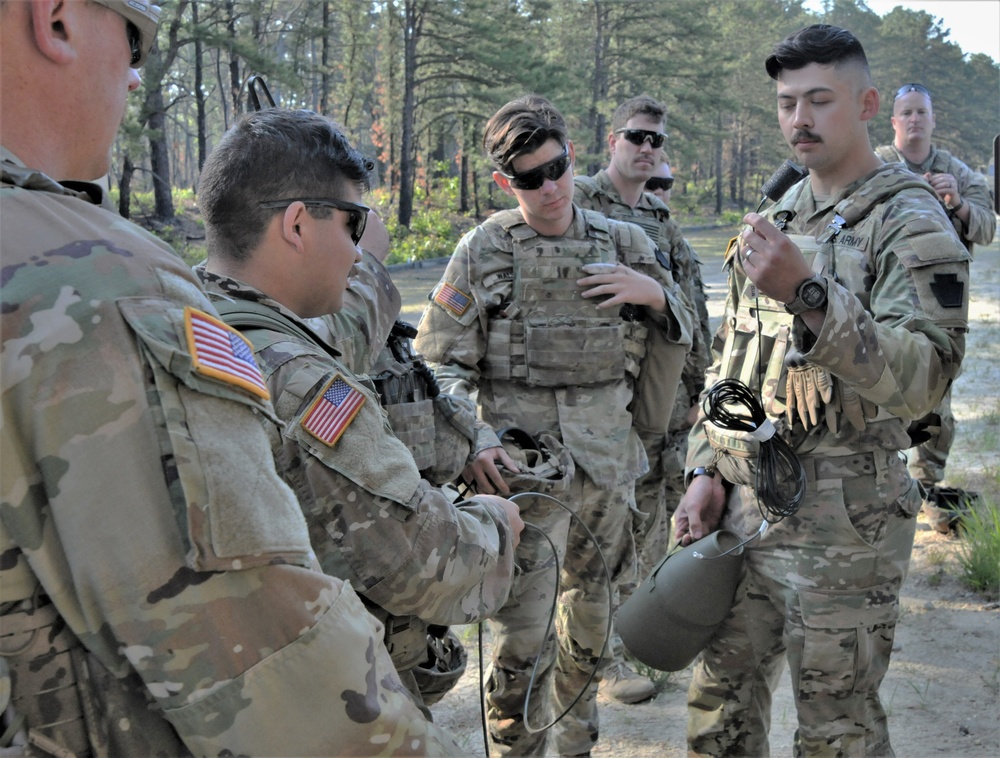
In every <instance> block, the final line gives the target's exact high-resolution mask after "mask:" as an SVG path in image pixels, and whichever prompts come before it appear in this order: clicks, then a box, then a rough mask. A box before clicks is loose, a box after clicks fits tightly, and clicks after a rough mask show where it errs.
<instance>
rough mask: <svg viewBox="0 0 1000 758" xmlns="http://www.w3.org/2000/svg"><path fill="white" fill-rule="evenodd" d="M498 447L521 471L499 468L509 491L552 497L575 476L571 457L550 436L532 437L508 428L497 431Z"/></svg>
mask: <svg viewBox="0 0 1000 758" xmlns="http://www.w3.org/2000/svg"><path fill="white" fill-rule="evenodd" d="M497 437H499V438H500V444H501V445H503V448H504V450H506V451H507V455H509V456H510V457H511V458H513V459H514V461H515V462H516V463H517V466H518V468H519V469H520V471H519V472H518V473H516V474H515V473H513V472H510V471H507V469H505V468H501V472H502V473H503V479H504V481H505V482H507V486H508V487H510V491H511V492H515V493H516V492H541V493H543V494H547V495H551V494H552V493H555V492H564V491H565V490H566V489H568V488H569V485H570V482H572V481H573V475H574V474H575V473H576V464H575V463H574V462H573V456H571V455H570V453H569V450H567V449H566V447H565V445H563V444H562V443H561V442H560V441H559V440H557V439H556V438H555V437H554V436H553V435H551V434H548V433H546V432H542V433H541V434H539V435H538V436H537V437H532V436H531V435H530V434H528V433H527V432H526V431H524V430H523V429H518V428H517V427H508V428H506V429H501V430H499V431H498V432H497Z"/></svg>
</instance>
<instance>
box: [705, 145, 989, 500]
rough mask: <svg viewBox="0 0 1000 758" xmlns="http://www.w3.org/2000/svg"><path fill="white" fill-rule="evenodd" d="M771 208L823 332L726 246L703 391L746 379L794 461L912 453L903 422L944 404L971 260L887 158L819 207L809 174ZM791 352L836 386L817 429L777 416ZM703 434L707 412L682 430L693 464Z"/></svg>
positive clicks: (957, 353) (915, 182) (961, 344)
mask: <svg viewBox="0 0 1000 758" xmlns="http://www.w3.org/2000/svg"><path fill="white" fill-rule="evenodd" d="M766 215H767V216H768V217H769V218H771V219H776V218H777V219H784V231H785V233H786V234H789V235H790V236H791V237H792V239H793V241H795V242H796V243H797V244H799V247H800V248H802V249H803V250H804V252H805V250H806V249H810V253H815V257H814V258H813V268H814V270H817V271H819V272H821V273H822V275H823V276H825V277H826V279H827V281H828V290H829V291H828V304H827V311H826V318H825V321H824V324H823V328H822V330H821V332H820V333H819V334H818V335H813V334H812V332H811V331H810V330H809V329H807V328H806V326H805V324H804V322H803V321H802V319H801V318H799V317H795V318H794V319H792V317H791V316H789V315H788V314H787V313H785V312H784V308H783V307H782V306H781V304H780V303H775V302H774V301H771V300H769V299H768V298H765V297H764V296H763V295H760V294H759V293H758V292H757V291H756V289H755V288H754V287H753V284H752V282H751V281H750V280H749V279H748V278H747V276H746V274H745V273H744V271H743V269H742V265H741V263H740V261H739V256H738V255H737V254H736V246H735V245H733V246H731V248H730V250H729V252H728V253H727V266H728V267H729V269H730V277H729V296H728V299H727V302H726V311H725V314H724V317H723V320H722V324H721V326H720V328H719V330H718V331H717V333H716V335H715V344H714V348H713V349H714V353H715V359H716V362H715V364H714V365H713V366H712V368H711V369H710V371H709V375H708V378H707V381H706V388H707V389H706V392H707V391H709V389H710V388H711V387H712V385H713V384H714V383H715V381H716V380H718V379H721V378H729V377H732V378H740V379H743V380H744V381H745V382H746V383H748V384H750V386H751V387H752V388H753V389H754V390H755V391H758V392H760V393H761V395H762V398H763V402H764V409H765V411H766V412H767V414H768V417H769V418H770V419H771V421H772V422H774V423H775V425H776V427H777V428H778V430H779V432H780V433H781V434H783V435H784V436H785V438H786V440H787V441H788V442H789V443H790V444H791V446H792V448H793V449H794V450H795V451H796V452H797V453H798V454H799V455H808V456H812V457H824V456H827V457H829V456H845V455H851V454H857V453H863V452H868V451H873V450H887V451H894V450H903V449H906V448H908V447H910V442H909V437H908V435H907V433H906V429H907V425H908V423H909V421H910V420H912V419H914V418H919V417H920V416H922V415H923V414H925V413H927V412H928V411H930V410H931V409H932V408H933V407H934V405H935V404H936V403H937V402H938V400H940V398H941V396H942V395H943V394H944V392H945V390H946V389H947V388H948V387H949V385H950V383H951V382H952V380H953V379H954V378H955V377H956V376H957V375H958V372H959V368H960V366H961V361H962V357H963V355H964V352H965V332H966V330H967V317H968V304H969V291H968V284H969V255H968V253H967V252H966V251H965V250H964V249H963V248H962V246H961V244H960V243H959V241H958V239H957V238H956V236H955V234H954V231H953V230H952V228H951V225H950V224H949V223H948V218H947V217H946V216H945V214H944V212H943V211H942V209H941V205H940V204H939V203H938V202H937V198H936V196H935V195H934V193H933V192H932V190H931V188H930V187H929V186H928V185H927V183H926V182H924V181H923V180H922V179H920V178H919V177H914V176H913V174H912V173H910V172H909V171H907V170H906V169H904V168H903V167H901V166H899V165H898V164H886V165H883V166H882V167H881V168H879V169H877V170H876V171H874V172H872V173H871V174H869V175H868V176H866V177H864V178H863V179H861V180H859V181H857V182H855V183H854V184H852V185H851V186H850V187H848V188H847V189H845V190H844V191H842V192H841V193H840V194H839V195H837V196H835V197H831V198H829V199H828V200H826V201H825V202H823V203H817V200H816V198H815V197H814V196H813V192H812V186H811V184H810V183H809V180H808V178H807V179H804V180H802V181H801V182H799V183H798V184H797V185H795V186H794V187H792V189H790V190H789V191H788V192H787V193H786V195H785V196H784V197H783V198H782V199H781V200H780V201H779V202H778V203H776V204H775V205H774V206H773V207H772V208H770V209H769V210H768V211H767V213H766ZM778 223H779V224H781V223H783V222H782V221H780V220H779V221H778ZM810 253H806V255H807V260H809V258H810ZM761 332H763V336H761V335H760V333H761ZM793 348H794V349H796V350H797V351H799V353H800V354H801V356H802V357H803V358H804V360H805V361H806V362H807V365H808V366H811V367H813V368H815V369H816V370H817V371H821V372H825V373H826V375H827V376H828V377H829V378H830V380H831V383H832V397H831V398H830V400H829V402H827V403H825V404H821V405H824V406H825V407H821V408H820V412H819V416H820V421H819V422H818V423H815V424H804V423H803V422H802V421H801V419H800V418H799V417H797V416H794V415H793V419H792V421H791V422H789V421H788V419H787V417H786V411H787V409H788V403H789V401H790V398H789V397H788V396H787V394H786V392H787V390H786V388H787V375H788V367H787V366H786V365H785V363H786V362H785V360H784V359H785V357H786V353H787V352H788V351H789V350H791V349H793ZM758 350H759V359H758ZM850 419H853V420H850ZM709 433H711V434H713V435H715V434H716V431H713V428H712V426H711V425H710V424H708V423H706V419H705V417H704V413H702V414H701V416H700V417H699V419H698V421H697V423H696V424H695V426H694V428H693V429H692V431H691V434H690V437H689V441H690V447H689V451H688V460H687V466H688V470H690V469H692V468H694V467H696V466H708V465H710V464H712V463H713V462H715V461H716V458H717V456H716V453H715V452H714V451H713V448H712V445H711V444H710V443H709V439H708V436H709ZM739 483H742V484H746V483H748V482H739ZM750 483H752V482H750Z"/></svg>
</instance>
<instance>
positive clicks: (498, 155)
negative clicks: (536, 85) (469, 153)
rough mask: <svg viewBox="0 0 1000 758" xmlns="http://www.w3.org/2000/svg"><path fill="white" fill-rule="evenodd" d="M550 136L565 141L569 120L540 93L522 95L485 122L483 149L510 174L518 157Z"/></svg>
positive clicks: (563, 142) (561, 141) (537, 146)
mask: <svg viewBox="0 0 1000 758" xmlns="http://www.w3.org/2000/svg"><path fill="white" fill-rule="evenodd" d="M550 139H554V140H556V141H557V142H558V143H559V144H560V145H565V144H566V141H567V140H568V133H567V131H566V120H565V119H564V118H563V117H562V114H561V113H560V112H559V110H558V109H557V108H556V107H555V106H554V105H553V104H552V103H551V102H549V101H548V100H547V99H545V98H544V97H542V96H541V95H523V96H522V97H518V98H516V99H514V100H511V101H510V102H509V103H507V104H506V105H505V106H503V107H502V108H501V109H500V110H498V111H497V112H496V113H494V114H493V116H492V117H491V118H490V120H489V121H487V122H486V127H485V129H484V130H483V149H484V150H485V151H486V157H488V158H489V159H490V163H492V164H493V168H495V169H496V170H497V171H501V172H503V173H506V174H510V173H513V172H512V170H511V164H512V163H513V162H514V159H515V158H517V157H518V156H521V155H524V154H526V153H533V152H535V151H536V150H537V149H538V148H540V147H541V146H542V145H544V144H545V143H546V142H548V141H549V140H550Z"/></svg>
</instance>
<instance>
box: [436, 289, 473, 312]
mask: <svg viewBox="0 0 1000 758" xmlns="http://www.w3.org/2000/svg"><path fill="white" fill-rule="evenodd" d="M434 302H435V303H437V304H438V305H440V306H442V307H443V308H447V309H448V310H449V311H451V312H452V313H454V314H455V315H456V316H461V315H462V314H463V313H465V312H466V311H467V310H468V309H469V306H470V305H471V304H472V297H471V296H470V295H467V294H465V293H464V292H462V290H460V289H458V288H456V287H453V286H452V285H450V284H449V283H448V282H445V283H444V284H442V285H441V288H440V289H439V290H438V291H437V293H436V294H435V295H434Z"/></svg>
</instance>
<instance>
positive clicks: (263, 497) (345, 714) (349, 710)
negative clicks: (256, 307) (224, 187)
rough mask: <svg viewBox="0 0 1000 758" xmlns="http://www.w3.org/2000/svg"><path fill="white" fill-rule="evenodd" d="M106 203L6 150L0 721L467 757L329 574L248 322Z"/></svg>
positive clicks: (136, 740)
mask: <svg viewBox="0 0 1000 758" xmlns="http://www.w3.org/2000/svg"><path fill="white" fill-rule="evenodd" d="M102 200H103V193H102V191H101V190H100V188H99V187H97V186H96V185H92V184H85V183H74V184H72V185H70V184H66V185H62V184H59V183H57V182H55V181H53V180H52V179H50V178H49V177H47V176H45V175H44V174H42V173H40V172H37V171H33V170H31V169H28V168H25V167H24V166H23V164H22V163H21V162H19V161H18V160H17V159H16V158H15V157H14V156H13V155H11V154H10V153H9V152H7V151H3V184H2V189H0V208H2V214H3V237H2V265H3V269H2V277H0V283H2V290H0V291H2V298H3V342H2V374H0V377H2V388H3V394H2V398H3V416H2V419H3V421H2V424H3V426H2V438H0V439H2V451H0V452H2V455H0V461H2V480H0V649H2V652H3V655H2V656H0V678H2V679H3V681H0V712H3V714H4V715H3V716H2V717H0V719H2V720H3V722H4V723H3V725H2V726H3V728H2V729H0V732H4V731H6V730H7V728H8V725H9V722H8V721H7V719H8V718H9V717H13V718H14V719H17V718H21V717H23V718H24V719H25V721H24V723H23V726H22V729H21V730H20V732H19V733H18V734H15V738H14V741H15V744H17V742H18V741H19V737H24V738H25V739H27V740H28V741H29V742H31V744H32V745H33V747H32V748H29V749H30V750H32V751H34V750H35V749H38V748H40V749H42V750H45V751H47V752H51V753H53V754H56V753H59V751H71V752H77V753H79V754H86V753H87V752H88V751H93V752H94V753H95V754H99V753H102V752H103V753H104V754H107V753H110V754H114V755H154V754H165V755H180V754H183V753H185V752H187V751H190V752H192V753H195V754H213V755H218V754H223V753H225V754H232V755H241V754H246V755H251V754H254V755H329V754H333V753H357V754H380V755H426V754H434V753H436V752H438V751H441V752H444V753H449V754H454V755H458V754H460V752H461V751H459V749H458V747H457V746H456V745H455V744H454V742H453V741H452V740H451V739H450V737H449V736H448V735H447V734H446V733H444V732H443V731H442V730H441V729H440V728H439V727H437V726H435V725H433V724H431V723H428V722H427V721H426V719H425V718H424V717H423V715H422V714H421V713H420V712H419V711H418V710H417V708H416V706H415V705H414V704H413V703H412V701H411V700H410V699H409V698H408V697H407V695H406V694H404V692H405V691H404V690H403V688H402V684H401V683H400V682H399V680H398V678H397V677H396V674H395V672H394V670H393V666H392V663H391V661H390V660H389V657H388V653H387V651H386V650H385V647H384V645H382V643H381V627H379V626H378V625H377V624H376V623H375V621H374V619H372V618H371V617H370V616H369V615H368V614H366V613H365V612H364V610H363V606H362V604H361V602H360V601H359V599H358V597H357V596H356V594H355V593H354V591H353V590H352V589H351V587H350V585H349V584H347V583H346V582H344V581H342V580H340V579H335V578H333V577H330V576H327V575H325V574H323V573H321V571H320V570H319V567H318V565H317V564H316V560H315V556H314V555H313V553H312V549H311V547H310V544H309V535H308V531H307V528H306V524H305V521H304V519H303V517H302V513H301V510H300V509H299V506H298V503H297V502H296V500H295V498H294V496H293V494H292V492H291V491H290V490H289V489H288V487H287V486H286V485H285V484H284V483H283V482H282V481H281V479H280V478H279V477H278V476H277V475H276V473H275V471H274V466H273V463H272V461H271V451H270V448H269V446H268V444H267V440H266V437H265V435H264V434H263V433H262V431H261V425H260V419H274V418H275V416H274V410H273V407H272V405H271V403H270V401H269V400H268V399H267V390H266V387H264V385H263V382H262V380H261V377H260V371H259V369H258V368H257V367H256V365H255V364H254V363H253V361H252V359H250V360H247V358H248V356H249V353H248V352H247V351H245V349H241V348H240V345H241V344H242V343H241V342H240V340H239V336H238V335H236V334H235V333H233V332H231V331H230V330H228V329H227V328H226V327H225V325H224V324H222V323H221V322H219V321H218V319H217V318H216V314H215V311H214V309H213V308H212V305H211V303H210V302H209V300H208V298H207V297H206V296H205V294H204V293H203V292H202V290H201V289H200V287H199V286H198V284H197V280H196V279H195V278H194V277H193V276H192V274H191V272H190V271H189V270H188V268H187V267H186V266H185V265H184V264H183V262H182V261H181V260H180V259H179V258H178V257H177V256H176V255H174V254H173V252H172V251H171V250H170V249H169V248H168V247H167V246H166V245H164V244H163V243H161V242H159V241H158V240H157V239H155V238H154V237H152V236H151V235H149V234H147V233H146V232H144V231H142V230H141V229H139V228H138V227H136V226H135V225H133V224H131V223H129V222H127V221H125V220H123V219H121V218H120V217H119V216H117V215H115V214H114V213H111V212H109V211H108V210H106V209H104V208H102V207H101V202H102ZM8 706H10V708H8ZM84 716H86V719H85V718H84ZM11 731H12V732H17V731H18V730H16V728H15V729H13V730H11Z"/></svg>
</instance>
